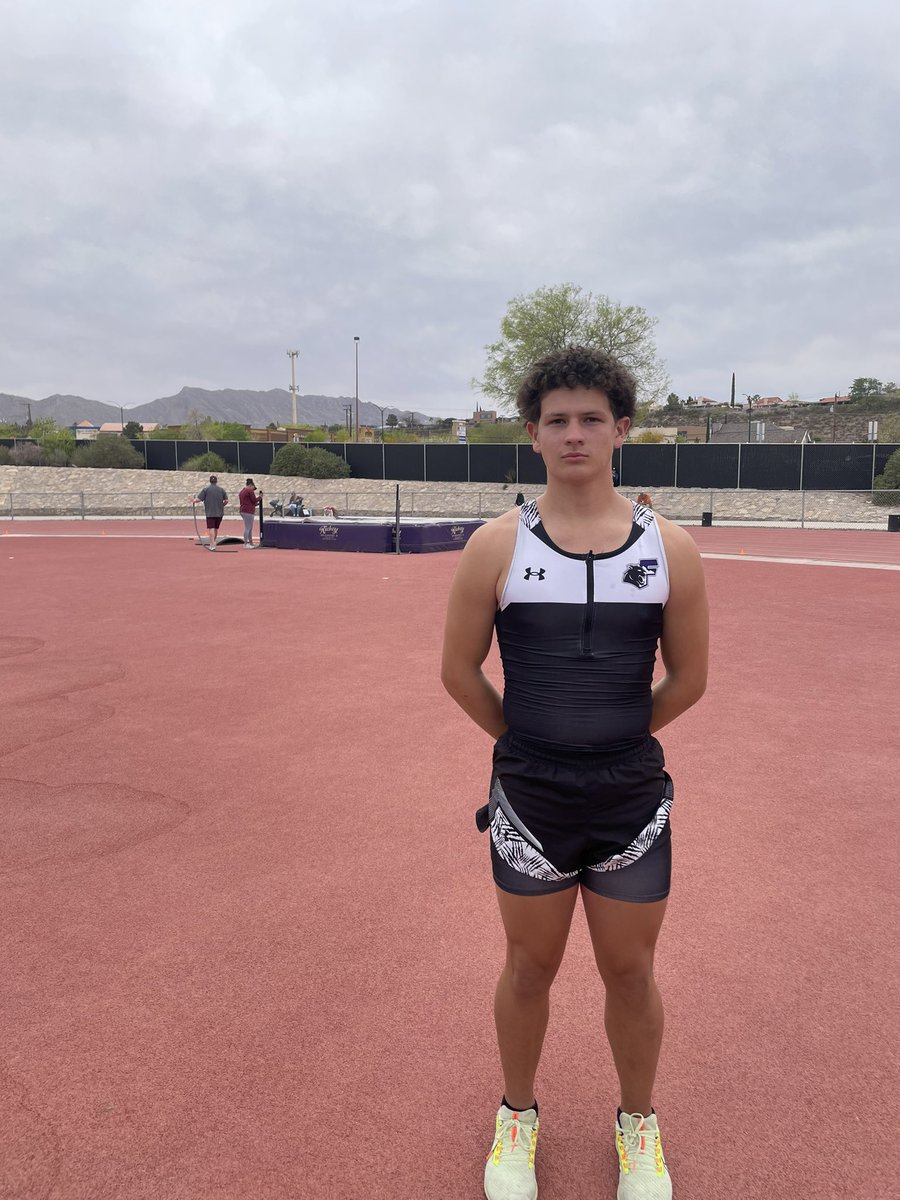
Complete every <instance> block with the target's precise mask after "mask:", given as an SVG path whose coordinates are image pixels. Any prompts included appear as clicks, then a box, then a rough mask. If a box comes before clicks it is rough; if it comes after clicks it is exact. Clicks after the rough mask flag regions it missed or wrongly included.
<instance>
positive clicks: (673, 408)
mask: <svg viewBox="0 0 900 1200" xmlns="http://www.w3.org/2000/svg"><path fill="white" fill-rule="evenodd" d="M681 407H682V404H681V397H680V396H679V395H678V394H677V392H669V394H668V396H666V408H667V409H668V410H669V411H670V412H677V411H678V410H679V409H680V408H681Z"/></svg>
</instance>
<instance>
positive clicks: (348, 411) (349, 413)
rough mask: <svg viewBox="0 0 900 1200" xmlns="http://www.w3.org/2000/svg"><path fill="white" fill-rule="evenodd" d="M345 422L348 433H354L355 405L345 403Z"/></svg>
mask: <svg viewBox="0 0 900 1200" xmlns="http://www.w3.org/2000/svg"><path fill="white" fill-rule="evenodd" d="M344 423H345V424H346V426H347V433H348V434H350V433H352V432H353V405H352V404H345V405H344Z"/></svg>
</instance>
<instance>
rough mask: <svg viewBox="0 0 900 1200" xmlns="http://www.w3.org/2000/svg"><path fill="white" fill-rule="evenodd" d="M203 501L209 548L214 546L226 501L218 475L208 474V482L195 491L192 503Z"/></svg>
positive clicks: (226, 494) (226, 496)
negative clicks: (195, 496)
mask: <svg viewBox="0 0 900 1200" xmlns="http://www.w3.org/2000/svg"><path fill="white" fill-rule="evenodd" d="M201 501H202V502H203V510H204V512H205V513H206V531H207V533H208V534H209V548H210V550H214V549H215V548H216V538H217V537H218V536H219V526H220V525H221V524H222V518H223V517H224V516H225V505H226V504H227V503H228V493H227V492H226V491H225V489H224V488H221V487H219V480H218V476H216V475H210V477H209V483H208V484H207V485H206V487H204V488H202V489H201V490H200V491H199V492H198V493H197V498H196V499H195V500H194V504H199V503H200V502H201Z"/></svg>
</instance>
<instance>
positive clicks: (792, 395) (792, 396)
mask: <svg viewBox="0 0 900 1200" xmlns="http://www.w3.org/2000/svg"><path fill="white" fill-rule="evenodd" d="M799 400H800V393H799V392H788V398H787V402H788V404H797V403H798V401H799Z"/></svg>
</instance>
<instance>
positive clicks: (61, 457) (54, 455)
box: [41, 446, 71, 467]
mask: <svg viewBox="0 0 900 1200" xmlns="http://www.w3.org/2000/svg"><path fill="white" fill-rule="evenodd" d="M70 460H71V455H70V454H68V452H67V451H66V450H65V449H64V448H63V447H62V446H44V447H43V449H42V450H41V465H42V466H45V467H67V466H68V465H69V462H70Z"/></svg>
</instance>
